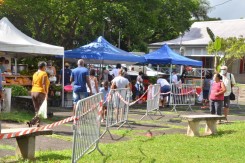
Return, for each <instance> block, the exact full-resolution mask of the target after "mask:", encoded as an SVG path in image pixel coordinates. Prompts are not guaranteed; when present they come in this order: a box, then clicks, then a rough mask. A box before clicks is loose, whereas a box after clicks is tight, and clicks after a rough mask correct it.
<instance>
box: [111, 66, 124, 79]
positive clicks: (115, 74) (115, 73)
mask: <svg viewBox="0 0 245 163" xmlns="http://www.w3.org/2000/svg"><path fill="white" fill-rule="evenodd" d="M121 68H122V65H121V64H120V63H118V64H117V65H116V68H114V69H113V70H112V76H113V78H115V77H117V76H118V75H119V73H118V72H119V70H120V69H121Z"/></svg>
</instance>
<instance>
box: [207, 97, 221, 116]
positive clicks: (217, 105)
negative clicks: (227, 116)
mask: <svg viewBox="0 0 245 163" xmlns="http://www.w3.org/2000/svg"><path fill="white" fill-rule="evenodd" d="M223 103H224V101H222V100H210V112H211V114H217V115H221V109H222V107H223Z"/></svg>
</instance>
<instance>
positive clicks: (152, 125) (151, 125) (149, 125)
mask: <svg viewBox="0 0 245 163" xmlns="http://www.w3.org/2000/svg"><path fill="white" fill-rule="evenodd" d="M130 125H133V126H131V127H132V128H136V127H135V126H138V127H139V126H143V127H160V128H170V127H169V126H162V125H155V124H141V123H137V122H135V121H130Z"/></svg>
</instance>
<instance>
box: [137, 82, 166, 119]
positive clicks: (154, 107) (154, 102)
mask: <svg viewBox="0 0 245 163" xmlns="http://www.w3.org/2000/svg"><path fill="white" fill-rule="evenodd" d="M160 92H161V86H160V84H154V85H149V87H148V92H147V104H146V113H145V115H144V116H143V117H142V118H141V119H140V120H142V119H143V118H144V117H145V116H149V117H150V118H151V119H152V120H153V118H152V117H151V116H150V114H149V112H152V111H156V112H157V111H158V112H159V113H160V115H161V116H162V113H161V111H160V110H159V99H160Z"/></svg>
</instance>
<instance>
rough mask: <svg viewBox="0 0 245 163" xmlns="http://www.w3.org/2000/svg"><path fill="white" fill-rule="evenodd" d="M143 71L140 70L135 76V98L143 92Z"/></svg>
mask: <svg viewBox="0 0 245 163" xmlns="http://www.w3.org/2000/svg"><path fill="white" fill-rule="evenodd" d="M143 74H144V73H143V72H142V71H140V72H139V75H138V76H137V78H136V84H135V88H136V93H135V94H136V97H135V99H136V100H137V99H138V98H139V97H140V96H141V95H142V94H143V93H144V85H143V78H142V76H143Z"/></svg>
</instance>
